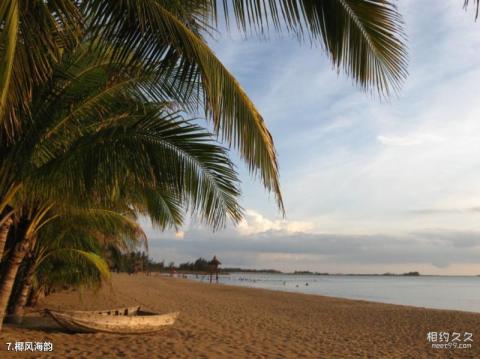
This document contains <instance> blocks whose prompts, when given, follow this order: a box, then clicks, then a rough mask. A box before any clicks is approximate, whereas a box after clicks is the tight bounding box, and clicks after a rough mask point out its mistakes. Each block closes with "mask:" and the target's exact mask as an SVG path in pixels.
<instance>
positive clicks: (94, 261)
mask: <svg viewBox="0 0 480 359" xmlns="http://www.w3.org/2000/svg"><path fill="white" fill-rule="evenodd" d="M107 245H108V246H109V247H113V248H117V249H118V250H121V251H132V250H134V248H136V247H138V246H139V245H146V236H145V234H144V233H143V231H142V230H141V228H140V226H139V225H138V224H137V223H136V222H135V213H133V212H131V213H129V214H120V213H116V212H114V211H107V210H103V209H93V208H88V209H76V208H75V209H70V210H69V211H68V212H66V213H64V214H62V215H61V216H58V217H56V218H55V220H53V221H51V222H50V223H49V224H48V225H46V226H45V227H44V228H42V229H41V230H40V231H39V233H38V239H37V241H36V244H35V246H34V247H33V248H32V249H31V251H30V253H29V255H28V256H27V258H25V260H24V263H23V264H24V270H23V273H22V274H23V275H21V276H17V278H16V283H15V284H16V291H15V290H14V292H13V294H12V296H11V298H10V303H11V307H12V310H11V314H12V321H13V322H16V323H19V322H21V321H22V318H23V313H24V308H25V305H26V303H27V299H28V297H29V295H30V292H31V291H32V290H33V291H34V292H38V291H40V290H42V289H43V290H47V289H48V288H52V287H59V286H65V285H67V286H73V287H78V286H99V285H100V284H101V281H102V280H106V279H108V278H109V269H108V264H107V263H106V261H105V259H104V257H105V251H106V246H107Z"/></svg>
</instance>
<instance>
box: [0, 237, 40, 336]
mask: <svg viewBox="0 0 480 359" xmlns="http://www.w3.org/2000/svg"><path fill="white" fill-rule="evenodd" d="M31 242H32V239H31V238H24V239H22V240H21V241H20V242H18V243H17V245H16V246H15V248H14V250H13V253H12V254H11V255H10V258H9V259H8V262H7V269H6V271H5V274H4V276H3V278H2V282H1V283H0V331H1V330H2V325H3V320H4V319H5V314H6V311H7V306H8V301H9V299H10V295H11V294H12V288H13V284H14V283H15V278H16V276H17V273H18V268H19V267H20V264H21V263H22V261H23V259H24V258H25V256H26V255H27V253H28V250H29V249H30V247H31Z"/></svg>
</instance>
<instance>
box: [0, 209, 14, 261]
mask: <svg viewBox="0 0 480 359" xmlns="http://www.w3.org/2000/svg"><path fill="white" fill-rule="evenodd" d="M12 223H13V218H12V215H10V216H9V217H8V218H7V219H6V220H5V222H3V224H2V226H1V227H0V262H1V261H2V258H3V251H4V250H5V243H7V237H8V231H9V230H10V226H11V225H12Z"/></svg>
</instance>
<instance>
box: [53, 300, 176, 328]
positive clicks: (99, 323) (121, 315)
mask: <svg viewBox="0 0 480 359" xmlns="http://www.w3.org/2000/svg"><path fill="white" fill-rule="evenodd" d="M45 312H46V313H47V314H48V315H50V316H51V317H52V318H53V319H54V320H55V321H56V322H57V323H58V324H60V325H61V326H62V327H63V328H65V329H67V330H70V331H73V332H77V333H97V332H104V333H119V334H142V333H152V332H156V331H159V330H161V329H163V328H164V327H165V326H168V325H172V324H173V323H175V320H176V319H177V317H178V315H179V312H174V313H168V314H158V313H154V312H149V311H145V310H141V308H140V307H139V306H137V307H128V308H117V309H110V310H94V311H79V310H75V311H56V310H51V309H45Z"/></svg>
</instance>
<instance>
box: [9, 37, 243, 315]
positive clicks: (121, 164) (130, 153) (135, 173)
mask: <svg viewBox="0 0 480 359" xmlns="http://www.w3.org/2000/svg"><path fill="white" fill-rule="evenodd" d="M104 55H105V56H110V54H109V53H108V52H106V53H104ZM101 56H102V54H99V53H96V52H95V51H92V50H91V49H89V48H88V46H84V47H79V48H77V49H76V51H74V52H72V53H71V54H69V55H64V57H63V59H62V63H61V64H59V65H57V66H56V68H55V69H54V71H53V73H52V77H51V80H50V81H49V82H48V83H46V84H44V85H43V86H42V87H41V88H39V89H38V92H37V93H36V96H35V97H34V98H35V101H34V102H33V103H32V105H31V109H32V111H30V112H29V113H27V114H25V119H24V120H23V125H22V126H23V128H22V131H21V132H19V133H17V135H16V136H15V138H12V139H11V140H10V141H5V142H1V143H0V146H1V150H2V153H3V154H4V156H3V157H2V159H0V171H2V172H4V173H6V174H7V175H8V176H9V177H10V178H12V179H13V181H12V183H15V184H16V185H18V186H21V187H19V188H21V189H20V190H17V192H16V195H15V196H12V199H11V200H10V201H9V202H8V203H7V205H8V207H9V208H13V211H14V214H15V217H16V218H17V222H18V223H17V225H16V229H15V231H12V235H15V236H17V240H16V242H15V246H14V247H13V248H12V249H11V251H10V253H9V255H8V262H7V263H6V268H7V269H6V271H5V273H4V275H3V278H2V280H1V282H0V315H3V314H4V312H5V309H6V305H7V303H8V298H9V296H10V293H11V289H12V286H13V283H14V280H15V277H16V274H17V272H18V268H19V267H20V264H21V262H22V260H23V258H24V257H25V256H26V254H27V253H28V251H29V250H31V248H32V247H33V246H34V244H35V240H36V238H37V236H38V230H39V229H40V228H41V227H42V226H44V225H45V223H47V222H48V221H50V220H52V219H54V218H55V216H57V215H58V213H61V212H62V206H63V204H65V203H66V204H68V205H70V204H72V203H73V204H77V205H78V206H82V207H85V208H88V207H89V206H92V205H96V206H103V207H105V208H114V209H120V210H122V211H125V210H134V211H136V212H137V213H145V214H148V215H149V216H150V218H152V220H153V221H155V223H156V224H158V225H160V226H161V227H163V228H164V227H167V226H170V225H173V226H177V225H179V224H181V222H182V220H183V216H182V208H183V209H184V208H189V209H190V210H191V212H193V213H196V214H197V215H198V216H199V218H200V219H202V220H203V221H204V222H205V223H207V224H209V225H211V226H213V227H214V228H217V227H219V226H222V225H223V224H224V223H225V220H226V218H227V217H229V218H231V219H232V220H233V221H238V220H239V219H240V218H241V213H242V212H241V208H240V206H239V205H238V202H237V198H238V195H239V190H238V179H237V175H236V172H235V170H234V168H233V165H232V163H231V162H230V159H229V158H228V154H227V151H226V150H225V149H224V148H223V147H221V146H219V145H218V144H217V143H215V142H214V138H213V137H212V136H211V135H210V134H209V133H208V132H207V131H205V130H204V129H203V128H201V127H199V126H198V125H195V124H193V123H191V122H190V121H187V120H184V119H183V117H182V116H181V114H180V113H178V112H175V111H174V110H173V105H172V104H171V103H169V102H166V101H165V99H164V97H163V96H164V95H163V93H164V91H166V90H168V89H169V87H168V81H169V77H166V78H165V79H164V80H165V81H162V82H159V83H158V86H156V85H155V84H153V83H152V81H153V79H157V78H158V75H157V71H159V70H161V64H159V65H158V66H157V67H152V68H151V69H150V70H148V69H143V70H142V71H141V72H140V71H139V70H138V69H136V68H128V69H124V68H122V67H120V66H117V65H116V64H114V63H111V62H110V61H102V57H101ZM147 87H148V88H149V89H150V92H149V94H150V95H151V96H149V97H147V96H146V95H145V88H147ZM14 165H15V166H16V167H15V171H13V172H12V173H10V172H8V171H9V170H10V169H12V168H14Z"/></svg>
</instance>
